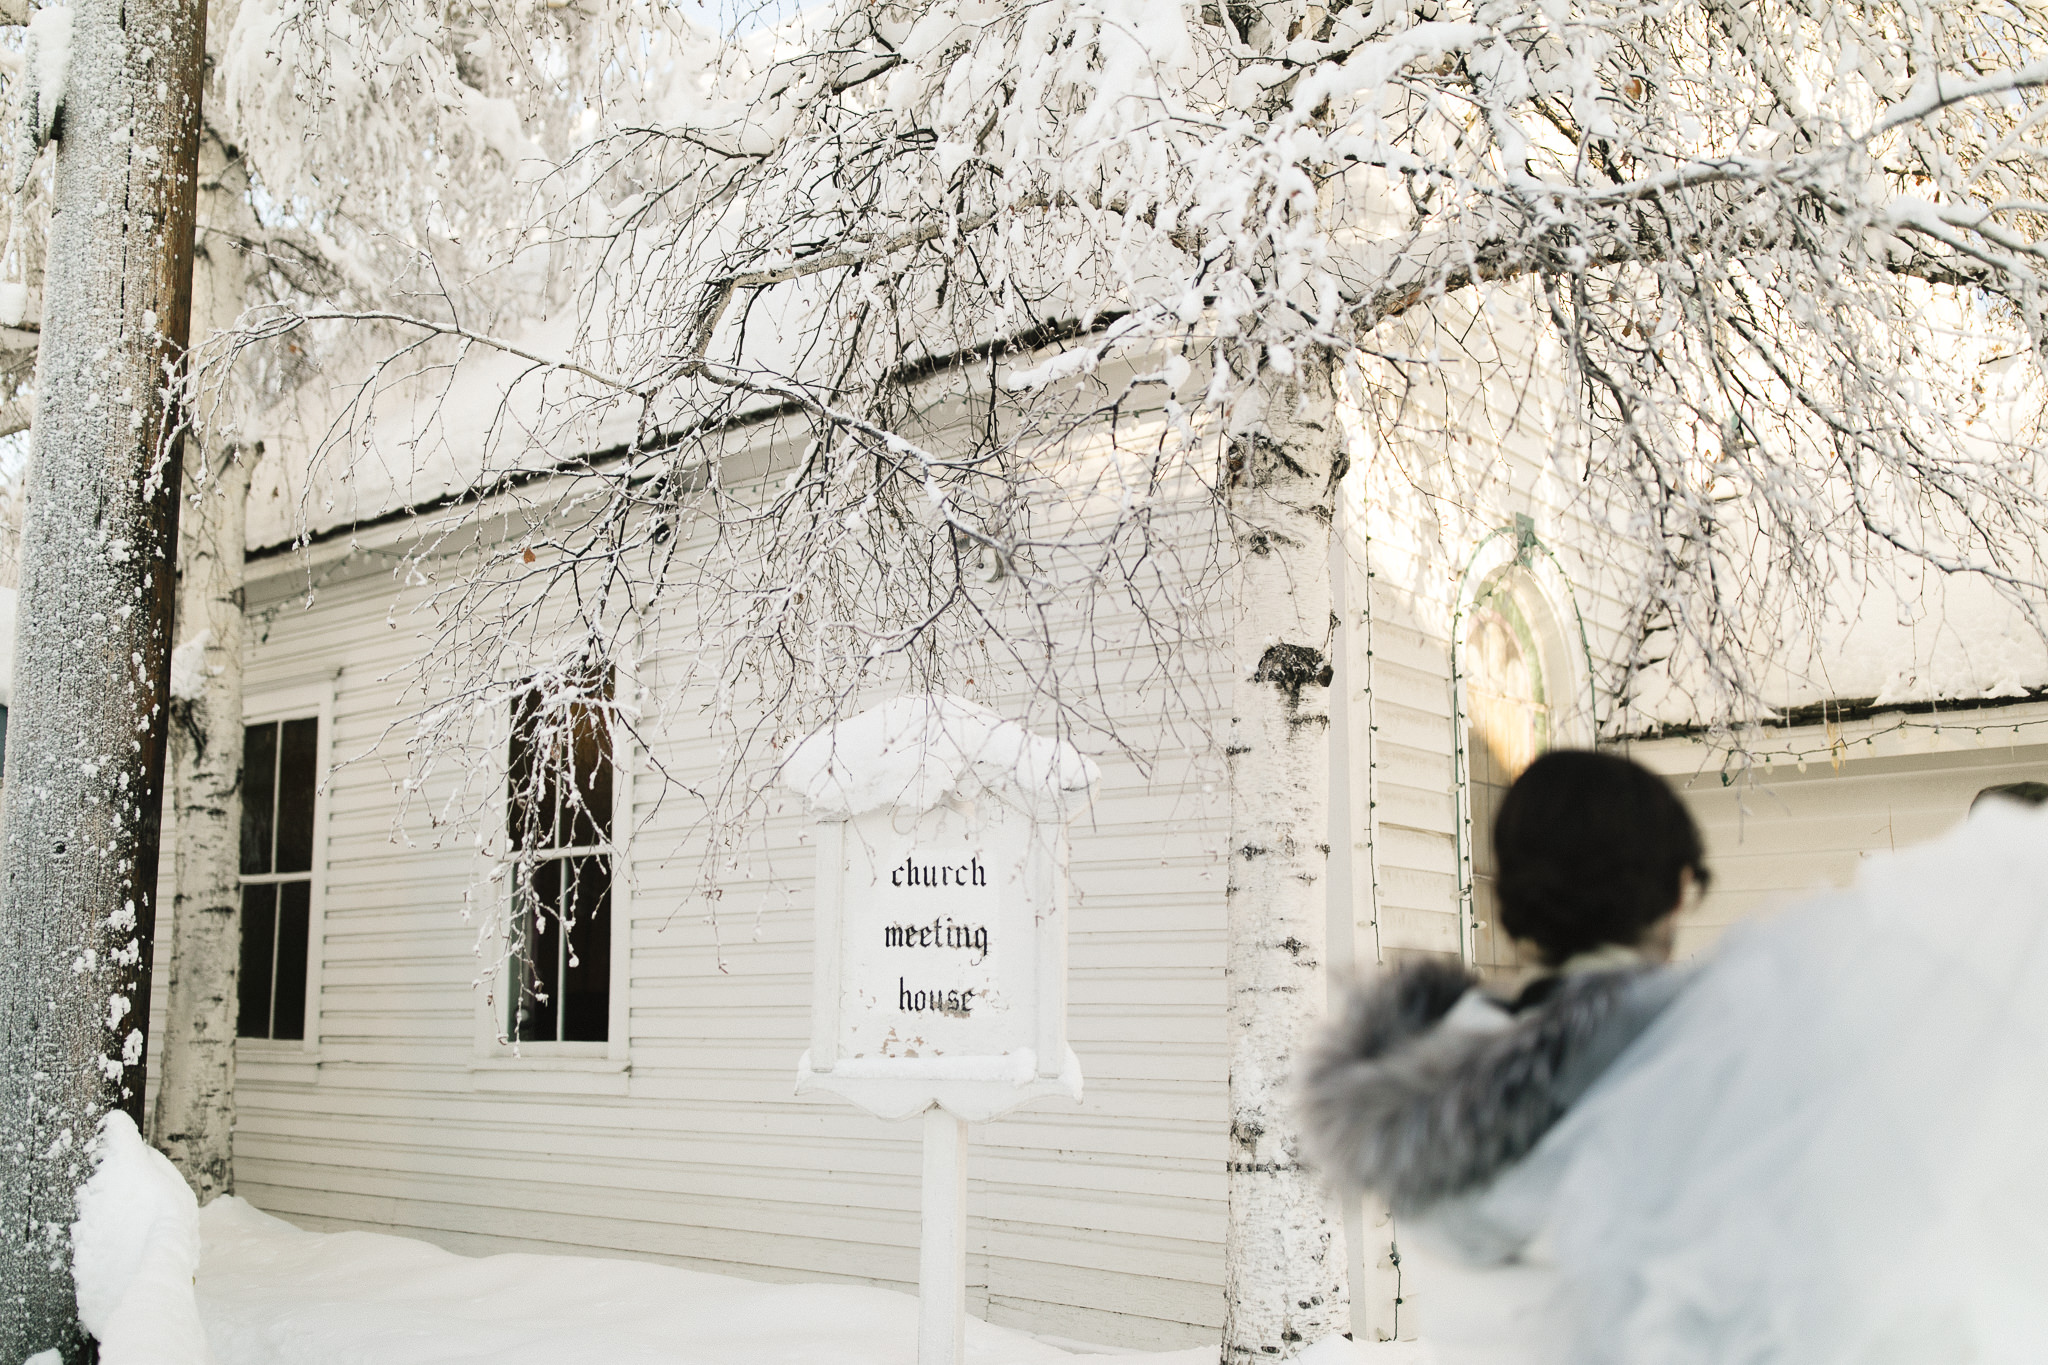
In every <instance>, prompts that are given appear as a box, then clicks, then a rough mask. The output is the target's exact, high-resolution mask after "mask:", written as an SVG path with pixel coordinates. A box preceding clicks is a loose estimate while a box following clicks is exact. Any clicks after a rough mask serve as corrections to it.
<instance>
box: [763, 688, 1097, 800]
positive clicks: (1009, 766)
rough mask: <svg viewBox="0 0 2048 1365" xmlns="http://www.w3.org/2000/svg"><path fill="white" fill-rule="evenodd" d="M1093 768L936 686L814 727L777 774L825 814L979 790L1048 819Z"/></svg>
mask: <svg viewBox="0 0 2048 1365" xmlns="http://www.w3.org/2000/svg"><path fill="white" fill-rule="evenodd" d="M1100 775H1101V774H1100V771H1099V770H1098V769H1097V768H1096V766H1095V764H1094V762H1093V761H1092V760H1091V759H1089V758H1088V757H1087V756H1086V755H1085V754H1083V753H1082V752H1081V751H1080V750H1078V749H1076V748H1075V747H1074V746H1073V745H1071V744H1068V743H1067V742H1066V741H1064V740H1057V739H1048V738H1046V737H1045V736H1043V735H1034V734H1032V733H1031V732H1030V731H1029V730H1026V729H1025V728H1024V727H1023V726H1021V725H1018V724H1016V723H1015V722H1014V721H1007V720H1004V719H1003V718H1002V717H1001V716H999V715H997V714H996V713H995V712H993V711H991V710H989V709H988V708H987V707H985V706H977V705H976V704H975V703H973V702H971V701H967V700H964V699H963V698H960V697H954V696H949V695H947V694H945V693H935V694H933V695H931V696H923V697H899V698H897V699H896V700H895V701H891V702H885V703H883V704H882V705H880V706H877V707H875V708H873V709H872V710H868V711H863V712H862V713H861V714H859V715H858V716H855V717H854V718H853V719H851V720H848V721H842V722H841V723H840V724H838V725H832V726H827V727H826V728H825V729H822V730H820V731H818V732H817V733H816V734H813V735H812V736H810V738H808V739H806V740H804V741H803V742H802V743H801V744H799V745H797V747H796V748H795V749H794V750H793V751H791V753H790V755H789V757H788V758H787V759H786V760H784V762H783V765H782V771H781V773H780V774H779V776H778V781H780V782H781V784H782V785H783V786H784V787H786V788H788V789H789V790H791V791H794V792H796V793H797V794H798V795H799V796H802V797H803V798H804V801H805V803H806V804H807V805H808V806H809V807H810V810H811V813H812V814H813V815H820V816H826V817H832V816H843V817H852V816H856V815H861V814H865V813H866V812H868V811H871V810H879V809H881V808H883V807H885V806H893V807H895V808H896V809H898V810H901V811H905V812H909V813H919V812H923V811H928V810H930V809H931V808H932V807H934V806H937V805H939V804H941V803H942V802H945V801H947V800H948V799H963V800H964V799H972V798H973V797H974V796H976V795H978V794H979V793H981V792H984V791H987V792H991V793H995V794H1000V795H1005V796H1009V797H1011V798H1012V799H1016V800H1017V801H1018V802H1019V804H1021V805H1023V806H1025V807H1026V808H1027V809H1029V810H1031V811H1032V812H1033V813H1034V814H1042V815H1048V816H1051V815H1063V814H1070V813H1071V812H1072V810H1073V808H1074V807H1075V806H1076V805H1078V804H1079V803H1080V801H1081V800H1082V799H1084V798H1085V797H1086V795H1087V793H1088V790H1089V789H1090V788H1091V787H1093V786H1094V785H1095V782H1096V779H1097V778H1098V777H1099V776H1100Z"/></svg>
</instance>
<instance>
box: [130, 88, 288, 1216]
mask: <svg viewBox="0 0 2048 1365" xmlns="http://www.w3.org/2000/svg"><path fill="white" fill-rule="evenodd" d="M248 191H249V183H248V177H247V175H246V174H245V173H244V170H243V167H242V163H241V161H240V158H239V157H237V156H235V155H234V154H233V153H232V152H231V150H230V149H229V148H228V146H227V145H226V143H225V142H224V141H223V140H222V139H221V137H220V135H219V134H218V133H217V132H215V131H214V129H213V128H211V127H210V126H209V127H206V128H204V129H202V131H201V134H200V144H199V212H198V223H199V225H198V231H197V234H196V243H195V246H194V249H193V266H192V330H193V333H194V334H195V335H197V336H200V337H202V338H203V337H205V336H207V335H208V334H209V333H211V332H212V331H213V330H214V329H215V328H217V327H224V326H230V325H232V324H233V323H234V321H235V319H236V317H237V315H238V314H239V313H240V312H241V309H242V303H243V300H244V299H245V298H246V297H247V288H248V274H249V271H248V259H247V255H246V252H245V251H244V249H243V247H242V243H244V242H248V241H252V240H255V239H256V238H257V236H258V235H259V233H260V231H261V225H260V224H259V223H257V222H256V221H255V217H254V215H253V214H252V213H251V212H250V208H249V193H248ZM213 397H214V400H215V402H216V403H218V404H219V405H220V408H221V410H220V411H218V412H207V411H201V412H199V413H196V414H194V421H195V426H197V427H199V428H201V429H202V430H205V429H208V428H213V429H215V431H214V434H212V435H210V436H209V437H207V438H206V446H205V448H206V449H208V450H209V451H211V452H212V458H211V460H210V461H209V467H208V468H207V469H206V470H204V471H201V472H196V473H195V474H194V475H193V477H190V478H188V479H187V480H186V489H187V502H186V509H185V515H184V519H183V520H184V525H183V527H182V535H181V538H180V539H181V543H180V546H179V550H178V637H179V641H180V643H179V648H180V649H183V650H188V651H189V650H193V649H195V648H196V649H197V650H198V651H199V653H200V668H199V688H198V691H197V693H196V694H194V695H189V696H184V697H174V698H173V699H172V704H171V757H170V769H171V773H170V784H171V785H170V795H169V797H168V798H167V799H168V800H169V801H170V803H171V812H172V826H173V828H174V830H175V831H176V833H175V836H174V837H175V838H176V840H177V851H178V856H177V859H176V861H175V863H174V864H173V866H175V868H176V869H177V887H176V889H175V891H174V892H173V900H172V905H173V907H174V910H175V913H174V914H173V915H172V917H171V932H170V937H169V940H168V943H167V944H166V947H167V948H168V952H169V964H170V965H169V972H170V982H169V988H168V990H167V991H166V993H165V996H166V1008H165V1018H164V1037H163V1045H162V1048H161V1049H160V1052H159V1062H158V1068H159V1071H158V1076H157V1086H156V1110H155V1114H154V1118H155V1124H154V1126H153V1128H152V1129H151V1134H150V1136H151V1140H152V1141H153V1142H154V1143H155V1144H156V1145H157V1147H158V1148H159V1149H161V1150H162V1151H163V1153H164V1154H165V1155H166V1156H168V1157H169V1158H170V1159H171V1162H172V1164H174V1165H175V1166H177V1168H178V1170H179V1171H180V1173H182V1174H183V1175H184V1177H185V1179H186V1181H187V1182H188V1183H190V1184H191V1186H192V1189H193V1192H194V1193H195V1194H197V1195H198V1196H199V1202H200V1203H202V1204H204V1203H206V1202H207V1201H209V1200H211V1199H213V1198H214V1197H215V1196H217V1195H222V1194H232V1193H233V1192H234V1187H235V1181H234V1147H233V1140H234V1127H235V1024H236V1006H237V1000H238V995H237V988H238V985H239V982H240V978H241V968H242V923H241V875H240V874H241V835H242V829H241V825H242V643H243V637H244V633H245V631H244V626H243V616H242V607H243V600H242V586H243V557H244V553H245V551H246V549H247V528H248V492H249V476H250V474H251V472H252V471H253V470H254V468H255V463H256V458H257V455H258V454H259V453H260V450H261V447H257V448H255V449H251V448H248V447H238V446H235V445H231V444H229V443H228V442H227V441H226V440H225V439H223V438H222V436H221V435H220V434H219V432H220V431H224V430H226V429H227V428H228V427H229V426H230V425H231V424H232V422H233V421H234V419H235V418H236V417H238V416H239V415H240V414H241V413H244V412H247V411H249V410H250V409H251V406H252V404H251V402H250V399H249V396H248V395H247V394H246V393H244V392H243V391H242V389H241V386H240V385H239V384H238V383H236V381H235V377H234V376H233V375H227V376H223V377H222V380H221V389H220V391H219V392H218V393H216V394H215V395H213ZM209 417H218V418H221V419H223V420H220V421H209V420H208V419H209ZM202 636H203V638H202ZM195 642H197V643H196V645H195Z"/></svg>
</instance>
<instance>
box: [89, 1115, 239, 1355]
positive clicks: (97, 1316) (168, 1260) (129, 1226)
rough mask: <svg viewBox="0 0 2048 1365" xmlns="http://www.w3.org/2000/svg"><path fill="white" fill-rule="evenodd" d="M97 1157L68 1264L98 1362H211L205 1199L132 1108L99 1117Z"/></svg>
mask: <svg viewBox="0 0 2048 1365" xmlns="http://www.w3.org/2000/svg"><path fill="white" fill-rule="evenodd" d="M92 1157H93V1162H94V1166H93V1173H92V1178H91V1179H89V1180H88V1181H86V1183H85V1187H84V1188H83V1189H81V1190H80V1191H79V1192H78V1221H77V1222H76V1223H73V1224H72V1225H71V1247H72V1251H71V1268H72V1274H73V1276H74V1277H75V1278H76V1280H77V1283H78V1317H79V1321H81V1322H83V1323H84V1324H85V1330H86V1331H88V1332H90V1333H92V1335H93V1336H94V1337H95V1338H96V1339H97V1340H98V1341H99V1343H100V1351H99V1359H100V1365H212V1362H213V1356H212V1355H211V1354H210V1353H209V1352H208V1350H207V1345H206V1333H205V1331H204V1330H203V1329H202V1328H201V1326H200V1320H199V1308H198V1304H197V1301H196V1300H195V1298H194V1296H193V1290H192V1280H193V1276H194V1275H195V1274H196V1273H197V1271H198V1269H199V1255H200V1243H199V1201H198V1200H197V1199H195V1198H194V1197H193V1195H192V1191H191V1189H190V1187H188V1186H187V1185H186V1184H185V1180H184V1177H183V1176H181V1175H179V1174H178V1171H177V1168H176V1167H174V1166H172V1165H171V1163H170V1162H169V1161H168V1160H167V1159H165V1157H164V1156H163V1154H162V1153H160V1152H157V1151H155V1150H153V1149H152V1148H150V1147H149V1146H148V1144H146V1143H144V1142H143V1140H142V1135H141V1134H140V1133H138V1132H136V1131H135V1122H134V1120H132V1119H130V1118H129V1117H128V1116H127V1115H126V1114H123V1113H119V1112H115V1113H111V1114H108V1115H107V1116H106V1117H105V1118H103V1119H101V1120H100V1129H99V1135H98V1136H97V1137H96V1138H94V1139H93V1146H92Z"/></svg>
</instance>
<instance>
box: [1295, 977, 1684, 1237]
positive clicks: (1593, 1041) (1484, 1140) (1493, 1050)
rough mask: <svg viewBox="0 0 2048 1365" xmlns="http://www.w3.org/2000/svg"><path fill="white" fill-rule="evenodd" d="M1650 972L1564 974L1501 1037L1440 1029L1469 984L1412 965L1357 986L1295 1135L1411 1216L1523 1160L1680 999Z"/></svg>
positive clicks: (1336, 1173) (1306, 1082)
mask: <svg viewBox="0 0 2048 1365" xmlns="http://www.w3.org/2000/svg"><path fill="white" fill-rule="evenodd" d="M1678 981H1679V976H1678V974H1677V973H1673V972H1669V971H1664V970H1660V969H1656V968H1647V967H1645V968H1629V969H1624V970H1620V971H1605V972H1584V973H1580V974H1577V975H1573V976H1569V977H1566V978H1565V979H1564V980H1563V981H1562V982H1560V983H1559V986H1558V989H1557V991H1556V992H1555V993H1554V994H1553V995H1552V996H1551V997H1550V998H1549V999H1548V1000H1546V1001H1545V1002H1544V1003H1543V1004H1541V1005H1538V1006H1535V1007H1533V1008H1530V1009H1527V1010H1524V1011H1523V1012H1522V1013H1520V1014H1517V1015H1515V1016H1513V1017H1512V1022H1510V1023H1509V1024H1508V1025H1507V1027H1505V1028H1503V1029H1501V1030H1500V1031H1498V1032H1478V1031H1471V1030H1465V1029H1444V1028H1439V1027H1437V1024H1438V1023H1439V1022H1440V1021H1441V1020H1442V1018H1443V1016H1444V1015H1445V1014H1446V1013H1447V1012H1449V1010H1450V1009H1451V1007H1452V1006H1453V1005H1455V1004H1456V1003H1457V1000H1458V998H1459V996H1461V995H1462V994H1463V993H1464V990H1463V989H1462V988H1460V987H1464V988H1469V987H1471V986H1473V985H1474V984H1476V983H1475V982H1474V981H1473V979H1472V978H1471V977H1470V976H1469V975H1467V974H1466V973H1465V972H1464V970H1463V969H1462V968H1455V967H1447V966H1444V965H1442V964H1440V963H1438V964H1420V963H1418V964H1415V965H1411V966H1408V967H1406V968H1403V969H1401V970H1399V971H1396V972H1394V973H1392V974H1391V975H1389V976H1386V977H1383V978H1381V979H1380V980H1379V981H1377V982H1375V983H1373V984H1371V985H1368V986H1364V987H1361V988H1360V989H1358V990H1356V991H1354V992H1353V993H1352V996H1351V998H1350V1000H1349V1001H1348V1002H1347V1003H1346V1006H1345V1009H1344V1011H1343V1014H1342V1015H1341V1016H1340V1017H1339V1019H1338V1020H1337V1021H1336V1023H1335V1024H1334V1025H1333V1026H1332V1028H1331V1029H1330V1030H1329V1032H1328V1034H1327V1035H1326V1036H1325V1037H1324V1039H1323V1041H1322V1044H1321V1045H1320V1046H1319V1047H1318V1048H1317V1049H1316V1051H1315V1053H1314V1054H1313V1056H1312V1057H1311V1058H1310V1061H1309V1066H1308V1069H1307V1071H1306V1073H1305V1074H1304V1076H1303V1116H1302V1117H1303V1129H1304V1132H1303V1137H1304V1140H1305V1143H1306V1146H1307V1150H1308V1151H1309V1153H1310V1155H1311V1156H1312V1157H1314V1158H1315V1159H1316V1160H1317V1161H1318V1162H1319V1163H1320V1164H1321V1165H1322V1166H1323V1168H1324V1170H1325V1171H1326V1172H1328V1173H1329V1174H1330V1175H1331V1176H1332V1177H1334V1178H1337V1179H1339V1180H1342V1181H1343V1182H1345V1183H1346V1184H1350V1185H1355V1186H1358V1187H1360V1188H1363V1189H1367V1190H1373V1191H1376V1192H1378V1193H1379V1194H1380V1195H1381V1196H1382V1197H1384V1198H1385V1199H1386V1201H1387V1204H1388V1206H1389V1207H1390V1208H1391V1209H1392V1210H1393V1211H1394V1212H1395V1213H1414V1212H1417V1211H1419V1210H1421V1209H1425V1208H1427V1207H1429V1206H1430V1205H1431V1204H1435V1203H1437V1202H1438V1201H1440V1200H1443V1199H1448V1198H1450V1197H1452V1196H1454V1195H1459V1194H1464V1193H1466V1192H1467V1191H1470V1190H1472V1189H1475V1188H1476V1187H1478V1186H1480V1185H1483V1184H1485V1183H1487V1182H1488V1181H1490V1180H1491V1179H1492V1178H1493V1177H1494V1176H1495V1175H1497V1174H1498V1173H1499V1172H1500V1171H1501V1170H1503V1169H1504V1168H1506V1167H1508V1166H1510V1165H1513V1164H1514V1163H1515V1162H1517V1161H1520V1160H1521V1159H1522V1158H1523V1157H1525V1156H1527V1155H1528V1154H1529V1151H1530V1149H1531V1148H1533V1147H1534V1146H1535V1145H1536V1144H1537V1142H1538V1141H1539V1140H1540V1139H1541V1138H1542V1137H1543V1135H1544V1134H1545V1133H1546V1132H1548V1131H1549V1130H1550V1128H1551V1125H1553V1124H1554V1123H1556V1122H1557V1120H1558V1119H1559V1118H1560V1117H1561V1116H1562V1115H1563V1114H1564V1112H1565V1110H1566V1109H1567V1108H1569V1107H1570V1106H1571V1104H1572V1102H1573V1101H1574V1100H1576V1099H1578V1097H1579V1096H1580V1095H1582V1094H1584V1093H1585V1091H1586V1089H1587V1087H1589V1086H1591V1085H1592V1083H1593V1082H1594V1081H1595V1080H1597V1079H1598V1078H1599V1076H1600V1073H1601V1072H1603V1071H1605V1070H1606V1069H1607V1067H1608V1065H1609V1064H1610V1063H1612V1062H1613V1060H1614V1059H1615V1058H1616V1057H1618V1056H1619V1055H1620V1054H1621V1052H1622V1049H1624V1048H1626V1047H1627V1046H1628V1045H1629V1043H1631V1042H1633V1041H1634V1040H1635V1038H1636V1035H1637V1034H1639V1033H1641V1032H1642V1030H1643V1029H1644V1028H1646V1027H1648V1025H1649V1023H1650V1021H1651V1020H1652V1019H1654V1018H1655V1017H1656V1015H1657V1013H1658V1012H1659V1011H1660V1010H1662V1009H1663V1007H1664V1005H1665V1004H1666V1003H1668V1002H1669V1000H1670V998H1671V996H1672V995H1673V994H1674V993H1675V991H1676V990H1677V985H1678Z"/></svg>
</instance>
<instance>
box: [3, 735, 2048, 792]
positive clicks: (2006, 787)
mask: <svg viewBox="0 0 2048 1365" xmlns="http://www.w3.org/2000/svg"><path fill="white" fill-rule="evenodd" d="M5 735H6V726H5V723H4V721H0V738H4V737H5ZM1987 801H2011V802H2015V803H2017V804H2019V805H2022V806H2040V805H2048V782H2000V783H1997V784H1996V785H1994V786H1990V787H1986V788H1985V789H1984V790H1983V791H1980V792H1978V793H1977V794H1976V795H1975V796H1973V797H1971V798H1970V813H1971V814H1973V815H1974V814H1976V812H1977V809H1978V807H1980V806H1982V805H1983V804H1984V803H1985V802H1987Z"/></svg>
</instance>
